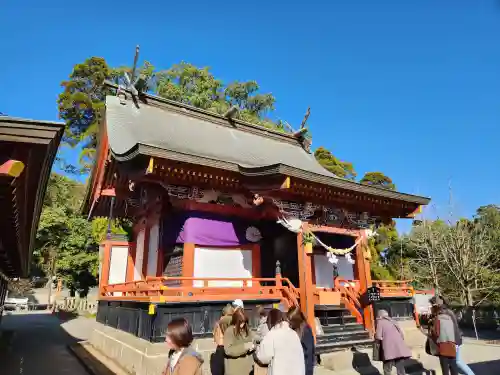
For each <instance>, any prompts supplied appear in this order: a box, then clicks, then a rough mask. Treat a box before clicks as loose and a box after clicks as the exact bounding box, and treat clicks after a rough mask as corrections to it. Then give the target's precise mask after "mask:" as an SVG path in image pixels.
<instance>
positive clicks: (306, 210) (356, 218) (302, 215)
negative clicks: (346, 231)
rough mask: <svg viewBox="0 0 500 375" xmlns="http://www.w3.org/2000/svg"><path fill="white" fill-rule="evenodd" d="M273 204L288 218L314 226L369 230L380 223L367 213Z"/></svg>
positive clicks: (275, 200)
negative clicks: (309, 222)
mask: <svg viewBox="0 0 500 375" xmlns="http://www.w3.org/2000/svg"><path fill="white" fill-rule="evenodd" d="M273 203H274V204H275V205H276V207H278V209H279V210H280V212H281V213H283V214H284V215H285V216H287V217H288V218H294V219H300V220H307V221H312V222H314V224H321V225H334V226H337V227H343V228H353V227H354V228H369V227H371V226H373V225H377V224H378V223H379V222H380V218H378V217H376V216H370V215H369V214H368V212H352V211H348V210H346V209H343V208H336V207H327V206H322V205H315V204H312V203H310V202H308V203H305V204H302V203H296V202H290V201H283V200H280V199H273Z"/></svg>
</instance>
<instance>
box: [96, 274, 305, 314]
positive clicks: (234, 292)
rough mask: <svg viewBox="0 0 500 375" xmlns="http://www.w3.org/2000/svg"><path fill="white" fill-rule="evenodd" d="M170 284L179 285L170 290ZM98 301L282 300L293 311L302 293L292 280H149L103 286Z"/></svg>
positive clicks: (179, 278)
mask: <svg viewBox="0 0 500 375" xmlns="http://www.w3.org/2000/svg"><path fill="white" fill-rule="evenodd" d="M169 284H170V285H172V284H178V285H174V286H169ZM217 284H218V286H217ZM221 284H226V285H221ZM227 284H229V285H227ZM99 298H100V299H102V300H121V301H124V300H125V301H145V302H160V303H162V302H200V301H222V300H232V299H236V298H240V299H252V300H261V299H279V300H280V301H282V302H284V303H285V304H286V305H287V306H288V307H290V306H294V305H298V298H299V293H298V291H297V289H296V288H295V287H294V285H293V284H292V283H291V282H290V280H288V279H287V278H281V277H276V278H202V277H147V278H146V280H138V281H129V282H125V283H121V284H113V285H104V286H102V287H101V290H100V296H99Z"/></svg>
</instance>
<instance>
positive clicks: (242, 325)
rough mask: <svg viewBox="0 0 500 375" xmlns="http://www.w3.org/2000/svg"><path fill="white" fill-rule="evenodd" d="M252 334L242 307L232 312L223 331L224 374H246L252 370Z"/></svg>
mask: <svg viewBox="0 0 500 375" xmlns="http://www.w3.org/2000/svg"><path fill="white" fill-rule="evenodd" d="M253 341H254V335H253V333H252V332H251V331H250V327H249V326H248V318H247V317H246V315H245V313H244V312H243V309H236V310H235V311H234V312H233V316H232V320H231V325H230V326H229V327H228V328H227V329H226V332H224V352H225V354H226V359H225V360H224V370H225V375H248V374H251V373H252V371H253V357H252V354H253V352H254V342H253Z"/></svg>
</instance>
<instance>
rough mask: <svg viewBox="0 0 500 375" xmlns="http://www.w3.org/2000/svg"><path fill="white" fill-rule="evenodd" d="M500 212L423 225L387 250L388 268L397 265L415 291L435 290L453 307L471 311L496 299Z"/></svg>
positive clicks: (487, 210) (481, 212)
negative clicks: (420, 289)
mask: <svg viewBox="0 0 500 375" xmlns="http://www.w3.org/2000/svg"><path fill="white" fill-rule="evenodd" d="M499 228H500V212H499V210H498V208H497V207H495V206H488V207H483V208H480V209H479V210H478V214H477V215H476V218H475V219H474V220H467V219H460V220H458V221H455V222H452V221H450V222H445V221H442V220H435V221H423V222H422V223H420V224H419V225H417V226H415V227H414V228H413V229H412V230H411V232H410V233H409V234H408V235H406V236H403V237H402V238H401V239H400V240H398V241H396V242H394V243H393V245H392V246H391V247H390V248H389V250H388V254H387V257H388V265H389V269H392V270H393V273H394V271H395V270H396V269H397V268H396V267H397V265H401V266H402V267H401V268H402V272H403V273H405V274H406V275H405V276H407V278H410V279H414V280H416V282H417V285H418V287H421V288H435V289H436V290H437V291H438V292H439V293H443V294H445V295H447V296H448V298H450V299H451V300H453V301H454V302H456V303H460V304H463V305H467V306H474V305H477V304H480V303H483V302H484V301H489V302H492V301H497V300H499V297H500V296H499V294H500V293H499V292H500V277H499V276H498V275H499V273H500V253H499V252H498V233H499V232H498V229H499Z"/></svg>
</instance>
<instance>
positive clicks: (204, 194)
mask: <svg viewBox="0 0 500 375" xmlns="http://www.w3.org/2000/svg"><path fill="white" fill-rule="evenodd" d="M163 187H164V188H165V190H166V191H167V194H168V195H169V196H170V197H173V198H177V199H189V200H193V201H196V202H200V203H215V204H220V205H232V206H240V207H243V208H249V207H251V206H250V204H248V202H247V199H246V198H245V197H244V196H243V195H241V194H227V193H223V192H220V191H217V190H203V189H200V188H198V187H196V186H193V187H188V186H180V185H163Z"/></svg>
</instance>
